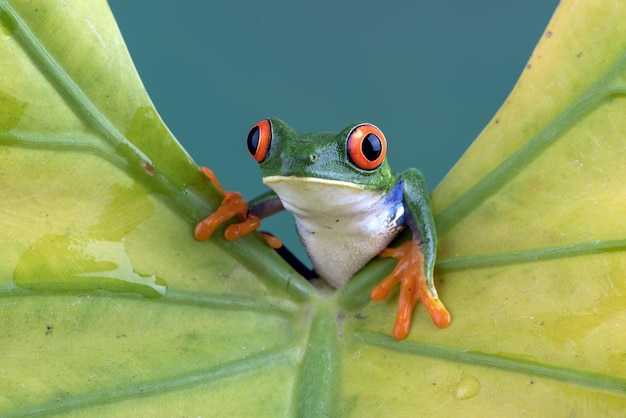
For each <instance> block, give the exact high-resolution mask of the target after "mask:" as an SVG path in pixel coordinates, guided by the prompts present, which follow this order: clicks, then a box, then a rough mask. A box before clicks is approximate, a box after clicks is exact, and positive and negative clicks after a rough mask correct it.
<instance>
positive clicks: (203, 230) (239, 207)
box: [194, 167, 261, 241]
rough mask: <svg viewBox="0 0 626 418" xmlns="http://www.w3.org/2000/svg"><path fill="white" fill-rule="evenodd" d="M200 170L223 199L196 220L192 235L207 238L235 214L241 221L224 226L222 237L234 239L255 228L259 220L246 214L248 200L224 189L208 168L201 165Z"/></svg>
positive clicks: (202, 239)
mask: <svg viewBox="0 0 626 418" xmlns="http://www.w3.org/2000/svg"><path fill="white" fill-rule="evenodd" d="M200 170H201V171H202V173H203V174H204V175H205V176H206V177H207V178H208V179H209V180H210V181H211V182H212V183H213V184H214V185H215V186H216V187H217V188H218V189H219V190H220V191H221V192H222V194H223V195H224V200H222V203H221V205H220V207H219V208H217V210H216V211H215V212H213V213H212V214H210V215H209V216H207V217H206V218H205V219H204V220H202V221H200V222H198V224H197V225H196V229H195V230H194V237H195V238H196V239H197V240H198V241H206V240H208V239H209V238H211V236H212V235H213V233H214V232H215V230H216V229H217V228H218V227H219V226H220V225H221V224H222V223H224V222H226V221H227V220H228V219H230V218H232V217H233V216H235V215H238V216H239V217H240V218H241V219H243V222H240V223H236V224H232V225H228V226H227V227H226V230H225V231H224V237H226V239H227V240H229V241H235V240H237V239H238V238H241V237H242V236H244V235H247V234H249V233H250V232H252V231H254V230H256V229H257V228H258V227H259V225H260V224H261V221H260V220H259V218H257V217H256V216H253V215H249V214H248V202H246V201H245V200H244V199H243V198H242V197H241V194H240V193H238V192H227V191H225V190H224V189H223V188H222V186H221V184H220V183H219V181H218V180H217V178H216V177H215V174H213V172H212V171H211V170H210V169H208V168H206V167H201V168H200Z"/></svg>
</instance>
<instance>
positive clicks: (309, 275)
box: [259, 231, 319, 280]
mask: <svg viewBox="0 0 626 418" xmlns="http://www.w3.org/2000/svg"><path fill="white" fill-rule="evenodd" d="M259 232H260V233H261V235H262V236H263V238H264V239H265V241H266V242H267V243H268V245H269V246H270V247H272V248H273V249H274V250H276V252H277V253H278V255H280V256H281V257H282V258H283V260H285V261H286V262H287V263H288V264H289V265H290V266H291V267H292V268H293V269H294V270H295V271H297V272H298V273H299V274H300V275H301V276H302V277H304V278H305V279H306V280H313V279H317V278H319V275H318V274H317V273H316V272H315V270H313V269H310V268H308V267H307V266H306V265H305V264H304V263H303V262H302V261H300V259H299V258H298V257H296V256H295V255H294V253H292V252H291V251H290V250H289V249H288V248H287V247H285V246H284V245H283V243H282V242H281V241H280V239H278V238H276V237H275V236H274V235H272V234H270V233H269V232H266V231H259Z"/></svg>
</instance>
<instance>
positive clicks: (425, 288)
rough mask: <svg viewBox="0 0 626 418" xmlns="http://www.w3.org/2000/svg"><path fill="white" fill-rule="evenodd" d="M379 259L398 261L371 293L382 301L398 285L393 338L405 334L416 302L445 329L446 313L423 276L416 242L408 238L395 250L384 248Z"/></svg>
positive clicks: (448, 318)
mask: <svg viewBox="0 0 626 418" xmlns="http://www.w3.org/2000/svg"><path fill="white" fill-rule="evenodd" d="M379 257H381V258H388V257H393V258H397V259H398V264H397V265H396V267H395V268H394V269H393V271H392V272H391V274H390V275H389V276H387V277H386V278H384V279H383V280H382V281H381V282H380V283H379V284H378V285H377V286H376V287H375V288H374V289H373V290H372V293H371V298H372V299H373V300H376V301H380V300H383V299H385V298H386V297H387V295H389V292H390V291H391V288H393V286H395V285H396V283H400V299H399V301H398V314H397V316H396V323H395V325H394V327H393V336H394V338H395V339H396V340H402V339H404V338H406V337H407V335H409V331H410V330H411V314H412V312H413V307H414V306H415V303H416V302H417V301H418V300H421V301H422V303H423V304H424V305H425V306H426V309H428V312H429V313H430V317H431V318H432V320H433V323H434V324H435V325H436V326H438V327H439V328H445V327H447V326H448V325H450V313H448V311H447V310H446V307H445V306H444V305H443V303H442V302H441V301H440V300H439V297H438V296H437V290H436V289H435V286H434V284H433V282H432V278H431V279H430V280H429V279H428V278H427V277H426V275H425V274H424V254H423V253H422V250H421V248H420V245H419V243H418V242H417V241H416V240H414V239H411V240H409V241H406V242H404V243H402V244H401V245H400V246H398V247H396V248H387V249H385V250H383V251H382V252H381V253H380V254H379Z"/></svg>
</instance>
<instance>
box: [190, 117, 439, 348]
mask: <svg viewBox="0 0 626 418" xmlns="http://www.w3.org/2000/svg"><path fill="white" fill-rule="evenodd" d="M246 145H247V148H248V152H249V153H250V155H251V156H252V158H253V159H254V160H255V161H256V162H257V163H258V165H259V167H260V170H261V175H262V179H263V183H265V184H266V185H267V186H268V187H269V189H270V190H269V191H267V192H266V193H263V194H262V195H260V196H259V197H257V198H255V199H253V200H251V201H250V202H249V203H248V202H246V201H245V200H244V199H243V198H242V196H241V194H240V193H238V192H227V191H225V190H224V189H223V188H222V186H221V185H220V183H219V181H218V180H217V178H216V176H215V174H214V173H213V172H212V171H211V170H210V169H208V168H206V167H202V168H201V170H202V172H203V173H204V175H205V176H206V177H207V178H208V179H209V180H210V181H211V182H212V183H213V184H215V185H216V186H217V187H218V189H219V190H220V191H221V193H223V194H224V200H223V201H222V204H221V205H220V207H219V208H218V209H217V210H216V211H215V212H214V213H212V214H210V215H209V216H207V217H206V218H205V219H203V220H201V221H200V222H198V223H197V225H196V227H195V230H194V236H195V239H196V240H198V241H204V240H207V239H209V238H210V237H211V236H212V235H213V233H214V232H215V230H216V229H217V228H218V227H219V226H220V225H221V224H222V223H224V222H226V221H227V220H229V219H231V218H232V217H234V216H237V217H239V222H235V223H231V224H229V225H228V226H227V227H226V228H225V230H224V236H225V238H226V239H227V240H230V241H234V240H237V239H239V238H240V237H242V236H244V235H247V234H249V233H251V232H253V231H256V230H257V229H258V228H259V226H260V220H261V219H263V218H266V217H268V216H271V215H273V214H276V213H278V212H280V211H283V210H286V211H288V212H291V214H292V215H293V216H294V218H295V223H296V228H297V231H298V235H299V237H300V240H301V241H302V243H303V245H304V248H305V249H306V252H307V254H308V256H309V258H310V260H311V263H312V265H313V270H314V272H315V274H316V275H318V276H319V277H321V278H322V279H323V280H325V281H326V282H327V283H328V284H330V285H331V286H332V287H334V288H341V287H342V286H343V285H345V284H346V283H347V282H348V281H349V280H350V279H351V278H352V277H353V276H354V275H355V274H356V273H357V272H358V271H359V270H361V268H363V267H364V266H365V265H366V264H367V263H368V262H369V261H370V260H372V259H373V258H375V257H380V258H390V257H391V258H395V259H397V264H396V265H395V267H394V268H393V270H392V271H391V273H390V274H389V275H388V276H386V277H385V278H383V279H382V280H381V281H380V283H378V284H377V285H376V286H375V287H374V288H373V289H372V290H371V293H370V298H371V299H372V300H373V301H382V300H384V299H386V298H387V297H388V296H389V294H390V292H391V291H392V289H393V288H394V287H395V286H396V285H397V284H399V285H400V290H399V300H398V309H397V313H396V319H395V323H394V326H393V331H392V334H393V337H394V338H395V339H396V340H402V339H405V338H406V337H407V336H408V335H409V332H410V329H411V322H412V315H413V310H414V306H415V305H416V303H417V302H418V301H421V302H422V303H423V304H424V305H425V307H426V309H427V310H428V312H429V314H430V316H431V319H432V322H433V323H434V324H435V325H436V326H437V327H439V328H445V327H447V326H448V325H449V324H450V321H451V316H450V313H449V312H448V310H447V309H446V307H445V306H444V304H443V302H442V301H441V300H440V299H439V296H438V294H437V289H436V287H435V284H434V267H435V259H436V250H437V232H436V228H435V222H434V217H433V211H432V204H431V199H430V194H429V193H428V191H427V188H426V183H425V180H424V177H423V175H422V173H421V172H420V171H419V170H418V169H416V168H409V169H407V170H405V171H403V172H402V173H400V174H394V173H393V172H392V171H391V168H390V165H389V162H388V161H387V139H386V137H385V135H384V134H383V132H382V131H381V130H380V129H379V128H378V127H377V126H375V125H374V124H371V123H367V122H360V123H354V124H351V125H349V126H348V127H346V128H345V129H343V130H342V131H340V132H339V133H329V132H308V133H298V132H296V131H295V130H294V129H293V128H291V127H290V126H289V125H288V124H287V123H285V122H283V121H282V120H280V119H277V118H268V119H264V120H261V121H260V122H258V123H257V124H255V125H254V126H252V128H251V129H250V131H249V133H248V135H247V139H246ZM405 229H408V230H409V231H410V234H409V235H410V238H409V239H407V240H405V241H403V242H401V243H400V244H398V245H397V246H394V247H391V246H390V244H391V243H392V241H393V242H395V241H394V240H396V238H397V237H398V236H399V234H400V233H401V232H402V231H403V230H405ZM403 235H404V234H403ZM266 238H267V241H268V244H269V245H270V246H272V247H274V248H279V247H280V246H281V245H282V244H281V242H280V240H279V239H276V238H275V237H273V236H270V235H267V236H266ZM396 241H397V240H396Z"/></svg>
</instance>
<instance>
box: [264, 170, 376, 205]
mask: <svg viewBox="0 0 626 418" xmlns="http://www.w3.org/2000/svg"><path fill="white" fill-rule="evenodd" d="M263 183H265V184H267V185H268V186H269V187H270V188H272V189H273V190H274V191H275V192H276V194H277V195H278V197H279V198H280V200H281V201H282V202H283V205H284V206H285V209H287V210H288V211H290V212H293V213H300V212H302V211H305V212H317V211H322V212H326V211H330V212H334V211H341V212H343V213H345V212H346V211H347V212H354V213H357V212H359V211H360V210H361V209H363V210H366V208H368V207H370V206H371V205H372V204H373V203H375V202H376V201H378V200H379V199H381V198H382V197H383V194H382V193H380V192H377V191H374V190H368V189H366V188H364V187H363V186H360V185H358V184H354V183H349V182H345V181H338V180H328V179H319V178H315V177H295V176H269V177H265V178H263ZM350 209H351V210H350Z"/></svg>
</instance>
